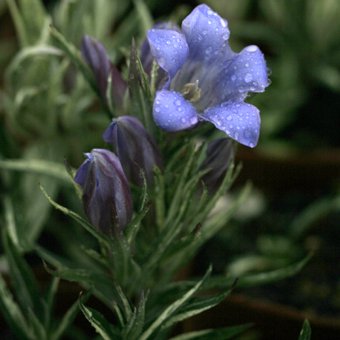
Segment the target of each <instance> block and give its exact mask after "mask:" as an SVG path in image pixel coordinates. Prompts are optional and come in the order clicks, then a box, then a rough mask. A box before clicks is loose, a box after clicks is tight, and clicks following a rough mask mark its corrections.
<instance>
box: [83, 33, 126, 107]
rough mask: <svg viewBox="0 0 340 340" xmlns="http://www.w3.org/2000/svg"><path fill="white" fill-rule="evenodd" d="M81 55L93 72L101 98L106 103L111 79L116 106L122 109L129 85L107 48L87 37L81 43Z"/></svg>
mask: <svg viewBox="0 0 340 340" xmlns="http://www.w3.org/2000/svg"><path fill="white" fill-rule="evenodd" d="M81 54H82V57H83V58H84V60H85V62H86V64H87V65H88V66H89V67H90V69H91V70H92V72H93V75H94V78H95V81H96V85H97V87H98V91H99V94H100V96H101V98H102V99H103V100H104V101H105V102H106V100H107V99H106V97H107V93H106V92H107V86H108V79H109V77H111V81H112V93H111V95H112V98H113V100H114V102H115V105H117V106H118V107H121V106H122V105H123V99H124V94H125V91H126V88H127V85H126V83H125V81H124V80H123V78H122V76H121V74H120V73H119V71H118V69H117V68H116V67H115V66H114V65H113V64H112V63H111V61H110V59H109V57H108V54H107V52H106V49H105V47H104V46H103V45H102V44H101V43H100V42H98V41H97V40H95V39H93V38H91V37H89V36H87V35H85V36H84V37H83V39H82V43H81ZM106 104H107V103H106Z"/></svg>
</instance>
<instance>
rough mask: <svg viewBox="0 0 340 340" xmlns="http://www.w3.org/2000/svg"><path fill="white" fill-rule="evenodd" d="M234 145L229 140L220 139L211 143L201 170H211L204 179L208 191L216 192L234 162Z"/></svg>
mask: <svg viewBox="0 0 340 340" xmlns="http://www.w3.org/2000/svg"><path fill="white" fill-rule="evenodd" d="M234 155H235V150H234V143H233V141H232V140H231V139H229V138H218V139H215V140H213V141H212V142H210V143H209V145H208V148H207V155H206V159H205V160H204V162H203V164H202V165H201V170H209V171H208V173H206V174H205V175H204V177H203V182H204V184H205V185H206V187H207V188H208V190H209V191H210V192H211V191H215V190H216V188H217V187H218V186H219V184H220V183H221V182H222V180H223V177H224V175H225V173H226V171H227V170H228V167H229V165H230V163H231V162H232V161H233V160H234Z"/></svg>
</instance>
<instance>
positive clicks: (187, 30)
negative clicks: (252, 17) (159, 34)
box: [182, 4, 230, 61]
mask: <svg viewBox="0 0 340 340" xmlns="http://www.w3.org/2000/svg"><path fill="white" fill-rule="evenodd" d="M182 31H183V33H184V34H185V37H186V40H187V42H188V45H189V48H190V59H193V60H205V61H208V60H211V59H216V58H217V57H221V55H225V54H226V53H228V52H230V48H229V45H228V39H229V35H230V32H229V29H228V23H227V21H226V20H225V19H223V18H221V17H220V16H219V15H218V14H217V13H215V12H213V11H212V10H211V9H210V8H209V7H208V6H207V5H205V4H202V5H199V6H197V7H196V8H195V9H194V10H193V11H192V12H191V13H190V14H189V15H188V16H187V17H186V18H185V19H184V20H183V22H182Z"/></svg>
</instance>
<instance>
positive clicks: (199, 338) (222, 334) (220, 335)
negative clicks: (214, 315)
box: [170, 325, 251, 340]
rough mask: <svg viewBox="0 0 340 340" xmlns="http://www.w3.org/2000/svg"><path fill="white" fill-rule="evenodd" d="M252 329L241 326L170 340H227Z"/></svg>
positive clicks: (191, 334)
mask: <svg viewBox="0 0 340 340" xmlns="http://www.w3.org/2000/svg"><path fill="white" fill-rule="evenodd" d="M250 327H251V325H240V326H233V327H227V328H218V329H205V330H203V331H196V332H190V333H184V334H181V335H178V336H175V337H173V338H170V340H191V339H195V340H211V339H214V340H227V339H233V338H235V336H237V335H239V334H242V333H243V332H244V331H246V330H247V329H249V328H250Z"/></svg>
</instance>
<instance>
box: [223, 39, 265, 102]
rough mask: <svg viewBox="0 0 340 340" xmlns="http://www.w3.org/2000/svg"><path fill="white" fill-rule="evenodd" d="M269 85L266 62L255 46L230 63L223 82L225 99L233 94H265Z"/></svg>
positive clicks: (242, 52) (249, 47)
mask: <svg viewBox="0 0 340 340" xmlns="http://www.w3.org/2000/svg"><path fill="white" fill-rule="evenodd" d="M268 85H269V82H268V75H267V66H266V62H265V60H264V56H263V54H262V52H261V51H260V49H259V48H258V47H257V46H255V45H250V46H248V47H246V48H244V49H243V50H242V51H241V52H240V53H239V54H237V55H236V56H235V57H234V58H233V60H231V62H230V63H228V65H227V66H226V68H225V72H224V74H223V80H222V81H221V88H224V96H225V98H226V96H229V97H233V96H232V93H234V94H237V93H241V94H242V93H246V92H263V91H264V90H265V88H266V87H267V86H268ZM225 98H223V96H222V98H221V99H222V100H223V99H225Z"/></svg>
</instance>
